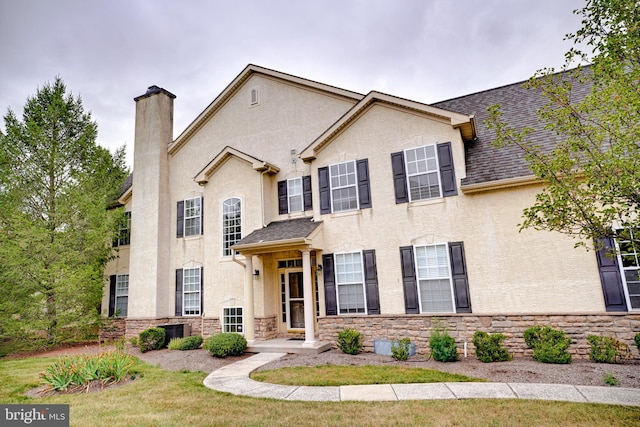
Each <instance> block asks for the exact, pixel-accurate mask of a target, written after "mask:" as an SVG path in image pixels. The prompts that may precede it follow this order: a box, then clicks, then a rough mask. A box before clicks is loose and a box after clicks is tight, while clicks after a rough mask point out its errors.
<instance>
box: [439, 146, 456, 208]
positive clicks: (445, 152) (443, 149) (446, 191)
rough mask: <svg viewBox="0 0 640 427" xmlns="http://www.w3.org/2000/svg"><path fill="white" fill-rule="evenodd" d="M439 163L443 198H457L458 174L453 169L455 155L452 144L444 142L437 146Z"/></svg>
mask: <svg viewBox="0 0 640 427" xmlns="http://www.w3.org/2000/svg"><path fill="white" fill-rule="evenodd" d="M437 149H438V163H439V164H440V181H441V182H442V197H448V196H455V195H457V194H458V187H457V186H456V173H455V170H454V168H453V154H452V153H451V143H450V142H443V143H442V144H438V145H437Z"/></svg>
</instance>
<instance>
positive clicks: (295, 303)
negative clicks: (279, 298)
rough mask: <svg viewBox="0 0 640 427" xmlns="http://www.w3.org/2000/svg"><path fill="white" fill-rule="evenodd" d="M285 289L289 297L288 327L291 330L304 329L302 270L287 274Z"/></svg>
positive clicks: (291, 271) (288, 271) (290, 271)
mask: <svg viewBox="0 0 640 427" xmlns="http://www.w3.org/2000/svg"><path fill="white" fill-rule="evenodd" d="M285 278H286V279H285V280H286V283H285V289H286V296H287V308H288V310H287V311H288V312H289V315H288V316H287V327H288V328H289V329H304V287H303V281H302V269H300V270H287V272H286V274H285Z"/></svg>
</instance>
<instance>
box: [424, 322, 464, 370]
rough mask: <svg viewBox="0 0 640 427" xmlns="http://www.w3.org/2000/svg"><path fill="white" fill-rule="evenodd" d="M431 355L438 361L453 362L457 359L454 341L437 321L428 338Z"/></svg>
mask: <svg viewBox="0 0 640 427" xmlns="http://www.w3.org/2000/svg"><path fill="white" fill-rule="evenodd" d="M429 348H430V349H431V355H432V356H433V358H434V359H435V360H437V361H439V362H455V361H456V360H458V348H457V347H456V341H455V340H454V339H453V337H452V336H451V335H449V333H448V332H447V329H446V328H444V327H443V326H442V325H441V324H439V323H437V324H436V325H435V326H434V328H433V331H432V332H431V337H430V338H429Z"/></svg>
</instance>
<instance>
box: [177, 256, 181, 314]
mask: <svg viewBox="0 0 640 427" xmlns="http://www.w3.org/2000/svg"><path fill="white" fill-rule="evenodd" d="M176 316H182V269H181V268H178V269H177V270H176Z"/></svg>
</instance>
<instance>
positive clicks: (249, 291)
mask: <svg viewBox="0 0 640 427" xmlns="http://www.w3.org/2000/svg"><path fill="white" fill-rule="evenodd" d="M244 338H245V339H246V340H247V342H253V341H255V339H256V331H255V317H254V309H253V257H252V256H251V255H247V257H246V260H245V269H244Z"/></svg>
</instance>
